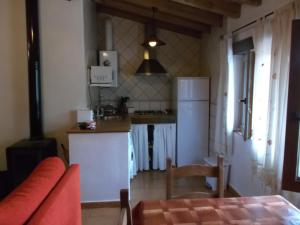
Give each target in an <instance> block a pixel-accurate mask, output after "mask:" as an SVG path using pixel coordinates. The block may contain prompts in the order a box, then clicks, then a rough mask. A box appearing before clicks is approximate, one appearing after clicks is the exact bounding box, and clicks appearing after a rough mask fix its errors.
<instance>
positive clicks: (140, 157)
mask: <svg viewBox="0 0 300 225" xmlns="http://www.w3.org/2000/svg"><path fill="white" fill-rule="evenodd" d="M132 141H133V147H134V152H135V158H136V168H137V169H138V170H141V171H142V170H149V149H148V127H147V124H134V125H132Z"/></svg>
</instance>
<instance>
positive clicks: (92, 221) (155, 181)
mask: <svg viewBox="0 0 300 225" xmlns="http://www.w3.org/2000/svg"><path fill="white" fill-rule="evenodd" d="M165 181H166V177H165V172H158V171H152V172H142V173H138V175H137V176H136V177H135V178H134V179H133V180H132V182H131V206H132V207H134V206H135V205H136V204H137V203H138V202H139V201H141V200H145V199H165V198H166V184H165ZM176 186H177V187H179V188H178V189H176V190H175V191H189V190H198V191H199V187H200V191H201V190H204V189H206V188H205V187H204V180H203V179H201V180H199V178H198V179H195V178H191V179H188V180H180V181H178V182H177V184H176ZM206 190H207V189H206ZM225 196H227V197H231V196H235V195H234V194H233V193H231V192H229V191H226V192H225ZM119 212H120V209H119V208H98V209H83V211H82V217H83V225H96V224H97V225H116V224H117V223H118V219H119Z"/></svg>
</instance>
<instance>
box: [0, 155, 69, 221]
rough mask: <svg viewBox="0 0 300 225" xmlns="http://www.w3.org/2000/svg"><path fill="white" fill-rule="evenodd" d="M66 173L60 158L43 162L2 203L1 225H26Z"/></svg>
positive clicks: (0, 212) (0, 209) (0, 205)
mask: <svg viewBox="0 0 300 225" xmlns="http://www.w3.org/2000/svg"><path fill="white" fill-rule="evenodd" d="M64 172H65V165H64V163H63V161H62V160H61V159H60V158H58V157H50V158H47V159H45V160H43V161H42V162H41V163H40V164H39V165H38V166H37V167H36V168H35V169H34V171H33V172H32V173H31V174H30V176H29V177H28V178H27V179H26V180H25V181H24V182H23V183H22V184H21V185H19V186H18V187H17V188H16V189H15V190H14V191H13V192H11V193H10V194H9V195H8V196H7V197H6V198H5V199H3V200H2V201H1V202H0V224H1V225H21V224H24V223H25V222H26V221H27V220H28V219H29V218H30V217H31V215H32V214H33V213H34V212H35V210H36V209H37V208H38V207H39V205H40V204H41V203H42V202H43V200H44V199H45V198H46V196H47V195H48V194H49V192H50V191H51V190H52V189H53V187H54V186H55V185H56V183H57V182H58V180H59V179H60V178H61V177H62V175H63V174H64Z"/></svg>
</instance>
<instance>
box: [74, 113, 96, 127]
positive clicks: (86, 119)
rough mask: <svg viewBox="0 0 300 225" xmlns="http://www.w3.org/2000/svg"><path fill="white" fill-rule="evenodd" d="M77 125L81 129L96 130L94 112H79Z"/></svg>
mask: <svg viewBox="0 0 300 225" xmlns="http://www.w3.org/2000/svg"><path fill="white" fill-rule="evenodd" d="M77 124H78V126H79V128H80V129H89V130H94V129H96V122H95V121H94V113H93V111H92V110H88V109H80V110H77Z"/></svg>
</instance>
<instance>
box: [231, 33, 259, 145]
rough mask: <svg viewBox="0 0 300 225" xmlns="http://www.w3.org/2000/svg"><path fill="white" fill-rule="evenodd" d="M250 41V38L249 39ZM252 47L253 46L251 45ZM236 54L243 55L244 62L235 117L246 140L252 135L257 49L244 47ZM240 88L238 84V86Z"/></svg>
mask: <svg viewBox="0 0 300 225" xmlns="http://www.w3.org/2000/svg"><path fill="white" fill-rule="evenodd" d="M247 41H248V39H247ZM250 48H251V46H250ZM235 55H239V56H241V57H242V60H240V61H239V62H240V63H242V64H243V65H242V74H238V75H239V76H240V77H239V79H238V81H239V84H238V85H239V86H240V89H239V94H238V96H237V98H238V99H236V101H237V102H238V104H239V105H238V106H237V108H238V109H237V110H236V111H237V115H236V119H235V121H236V122H235V131H238V132H240V133H241V135H242V136H243V139H244V141H246V140H248V139H250V138H251V137H252V108H253V82H254V66H255V51H254V50H253V49H249V48H248V49H247V50H245V49H243V51H241V52H236V53H235ZM236 88H238V86H236Z"/></svg>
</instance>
